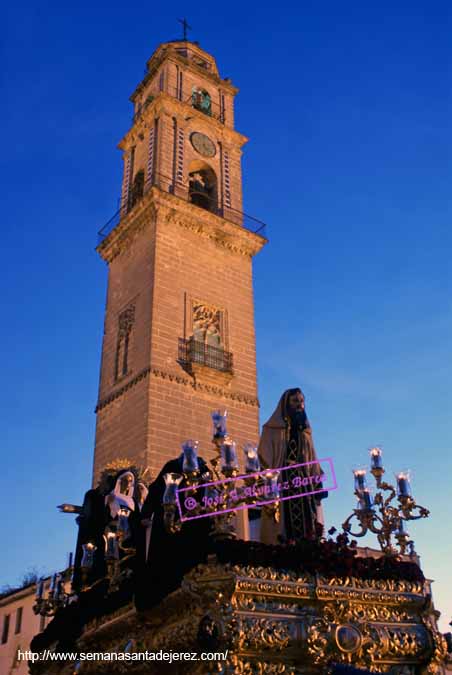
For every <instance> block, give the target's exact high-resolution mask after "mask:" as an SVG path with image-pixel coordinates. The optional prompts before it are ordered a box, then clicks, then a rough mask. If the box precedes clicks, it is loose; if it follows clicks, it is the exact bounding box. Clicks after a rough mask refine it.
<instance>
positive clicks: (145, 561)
mask: <svg viewBox="0 0 452 675" xmlns="http://www.w3.org/2000/svg"><path fill="white" fill-rule="evenodd" d="M198 462H199V473H200V475H201V477H202V480H201V483H207V482H209V481H210V480H211V477H210V473H209V469H208V467H207V464H206V462H205V461H204V460H203V459H202V458H201V457H198ZM182 467H183V453H182V454H181V455H180V456H179V457H178V458H177V459H172V460H170V461H169V462H167V463H166V464H165V466H164V467H163V469H162V470H161V471H160V473H159V475H158V476H157V478H156V479H155V481H154V482H153V483H152V484H151V485H150V486H149V493H148V495H147V498H146V501H145V502H144V505H143V508H142V510H141V518H142V523H143V522H144V524H147V525H148V527H149V528H150V537H149V536H148V544H149V545H148V546H147V544H146V535H145V527H143V528H142V530H143V531H142V533H141V534H140V543H139V554H138V558H139V560H138V575H137V587H136V592H135V604H136V606H137V609H145V608H148V607H151V606H153V605H155V604H157V603H158V602H159V601H160V600H161V599H162V598H164V597H165V596H166V595H168V594H169V593H171V592H172V591H174V590H175V589H176V588H178V586H179V585H180V582H181V581H182V577H183V576H184V574H186V573H187V572H188V571H189V570H190V569H191V568H192V567H194V566H195V565H197V564H198V563H200V562H203V561H205V559H206V556H207V550H208V545H209V533H210V529H211V518H209V517H204V518H195V519H193V520H188V521H186V522H184V523H182V527H181V529H180V531H179V532H177V533H175V534H170V533H168V532H167V530H166V528H165V525H164V509H163V495H164V493H165V488H166V485H165V480H164V478H163V477H164V475H165V474H166V473H178V474H182V473H183V470H182ZM184 487H187V484H186V482H185V480H183V481H182V482H181V483H180V484H179V489H181V488H184ZM203 493H204V492H203V488H201V489H200V490H198V491H197V494H196V499H197V500H198V501H201V499H202V496H203ZM137 553H138V551H137Z"/></svg>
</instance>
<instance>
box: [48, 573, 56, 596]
mask: <svg viewBox="0 0 452 675" xmlns="http://www.w3.org/2000/svg"><path fill="white" fill-rule="evenodd" d="M57 582H58V574H57V573H56V572H55V574H52V579H51V581H50V586H49V594H50V595H52V596H53V593H54V591H55V588H56V585H57Z"/></svg>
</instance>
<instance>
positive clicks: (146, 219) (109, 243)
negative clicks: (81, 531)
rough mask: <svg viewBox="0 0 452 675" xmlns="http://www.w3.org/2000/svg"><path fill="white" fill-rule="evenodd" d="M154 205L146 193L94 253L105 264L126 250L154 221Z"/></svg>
mask: <svg viewBox="0 0 452 675" xmlns="http://www.w3.org/2000/svg"><path fill="white" fill-rule="evenodd" d="M155 215H156V212H155V205H154V202H153V200H152V199H150V192H148V193H147V194H146V195H145V196H144V197H143V199H141V200H140V201H139V202H137V204H135V206H134V208H133V209H132V210H131V211H129V213H127V214H126V215H125V216H123V217H122V218H121V219H120V221H119V222H118V224H117V225H116V227H115V228H114V229H113V230H112V231H111V232H110V234H108V235H107V236H106V237H105V239H104V240H103V241H102V242H101V243H100V244H99V246H97V248H96V251H97V252H98V253H99V255H100V257H101V258H102V259H103V260H105V262H107V263H111V262H112V260H114V259H115V258H116V257H117V256H118V255H120V254H121V253H122V252H123V251H125V250H127V249H128V248H129V247H130V245H131V244H132V242H133V240H134V239H135V237H136V236H137V234H138V233H139V232H141V231H142V230H144V228H145V227H146V226H147V225H150V224H151V223H152V222H154V221H155Z"/></svg>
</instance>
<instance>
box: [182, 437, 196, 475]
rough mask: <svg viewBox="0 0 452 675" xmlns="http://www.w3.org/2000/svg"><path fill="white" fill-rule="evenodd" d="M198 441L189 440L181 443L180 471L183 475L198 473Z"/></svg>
mask: <svg viewBox="0 0 452 675" xmlns="http://www.w3.org/2000/svg"><path fill="white" fill-rule="evenodd" d="M198 445H199V441H193V440H191V439H189V440H188V441H184V443H182V452H183V454H184V458H183V462H182V471H183V472H184V473H194V472H195V471H199V462H198V455H197V449H198Z"/></svg>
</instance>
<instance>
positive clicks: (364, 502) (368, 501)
mask: <svg viewBox="0 0 452 675" xmlns="http://www.w3.org/2000/svg"><path fill="white" fill-rule="evenodd" d="M372 505H373V502H372V495H371V494H370V492H369V490H368V489H367V488H366V489H364V490H362V492H361V494H360V496H359V500H358V508H359V509H360V511H368V510H369V509H371V508H372Z"/></svg>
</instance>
